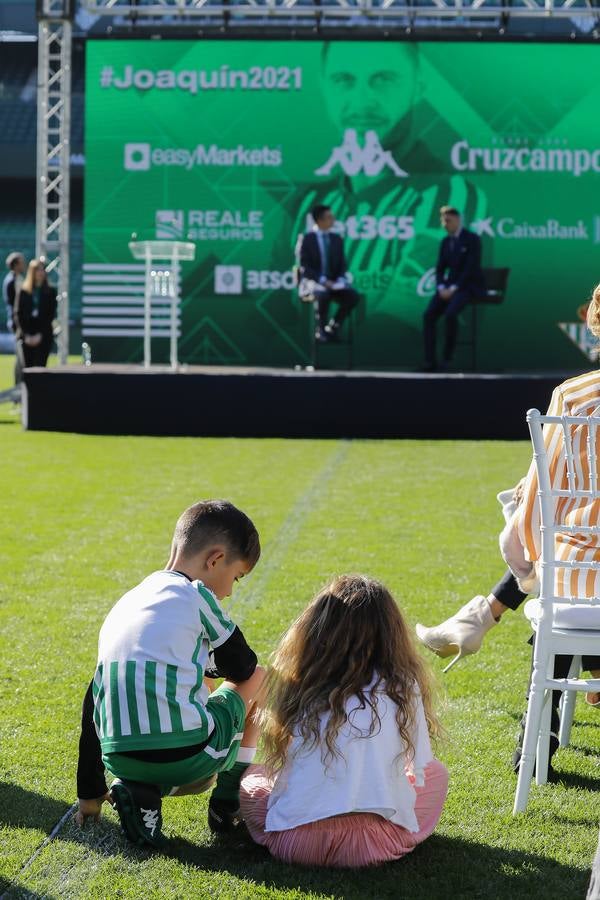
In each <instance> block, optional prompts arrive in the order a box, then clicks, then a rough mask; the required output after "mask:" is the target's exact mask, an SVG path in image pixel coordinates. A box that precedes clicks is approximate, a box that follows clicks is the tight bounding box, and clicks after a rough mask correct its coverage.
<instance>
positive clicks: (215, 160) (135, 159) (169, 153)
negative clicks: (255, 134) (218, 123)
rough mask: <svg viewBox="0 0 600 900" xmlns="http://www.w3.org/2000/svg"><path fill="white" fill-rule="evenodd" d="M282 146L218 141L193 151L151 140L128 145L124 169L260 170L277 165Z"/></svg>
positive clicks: (124, 158) (124, 153)
mask: <svg viewBox="0 0 600 900" xmlns="http://www.w3.org/2000/svg"><path fill="white" fill-rule="evenodd" d="M282 158H283V157H282V153H281V149H280V148H279V147H266V146H264V147H256V148H250V147H244V146H243V145H242V144H238V145H237V147H232V148H225V147H219V146H218V145H217V144H210V145H206V144H197V145H196V146H195V147H194V148H193V149H192V150H188V149H186V148H184V147H169V148H162V147H152V146H151V145H150V144H148V143H132V142H129V143H127V144H125V146H124V148H123V168H124V169H125V170H126V171H127V172H149V171H150V169H152V168H154V167H166V168H170V167H178V168H183V169H186V170H187V171H190V170H191V169H193V168H194V166H239V167H241V168H244V167H246V168H250V169H258V168H262V167H271V168H277V167H278V166H280V165H281V162H282Z"/></svg>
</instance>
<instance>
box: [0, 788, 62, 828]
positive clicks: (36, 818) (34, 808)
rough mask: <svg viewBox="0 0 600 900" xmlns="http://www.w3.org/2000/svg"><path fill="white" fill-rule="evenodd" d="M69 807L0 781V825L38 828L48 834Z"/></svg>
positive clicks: (50, 798)
mask: <svg viewBox="0 0 600 900" xmlns="http://www.w3.org/2000/svg"><path fill="white" fill-rule="evenodd" d="M69 805H70V804H69V803H63V802H62V801H61V800H54V799H53V798H52V797H46V796H44V795H43V794H38V793H36V792H35V791H28V790H26V789H25V788H22V787H20V786H19V785H18V784H11V783H10V782H7V781H0V825H9V826H11V827H12V828H39V829H41V830H42V831H46V832H47V833H48V834H50V832H51V831H52V829H53V828H54V826H55V825H56V823H57V822H58V820H59V819H60V818H61V816H64V814H65V813H66V811H67V810H68V808H69Z"/></svg>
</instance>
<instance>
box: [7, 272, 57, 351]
mask: <svg viewBox="0 0 600 900" xmlns="http://www.w3.org/2000/svg"><path fill="white" fill-rule="evenodd" d="M56 308H57V304H56V288H54V287H52V286H51V285H49V284H48V276H47V275H46V268H45V266H44V263H43V262H42V261H41V260H40V259H32V260H31V262H30V263H29V266H28V267H27V275H26V276H25V281H24V282H23V285H22V287H21V291H20V293H19V296H18V299H17V301H16V303H15V313H14V315H15V331H16V336H17V340H18V341H19V344H20V348H21V352H22V356H23V364H24V366H25V367H28V366H45V365H46V363H47V362H48V355H49V353H50V349H51V347H52V322H53V320H54V319H55V318H56Z"/></svg>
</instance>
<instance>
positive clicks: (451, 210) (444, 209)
mask: <svg viewBox="0 0 600 900" xmlns="http://www.w3.org/2000/svg"><path fill="white" fill-rule="evenodd" d="M440 216H457V217H458V218H459V219H460V212H459V211H458V210H457V208H456V207H455V206H440Z"/></svg>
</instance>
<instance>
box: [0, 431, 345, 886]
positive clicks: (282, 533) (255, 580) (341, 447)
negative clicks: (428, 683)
mask: <svg viewBox="0 0 600 900" xmlns="http://www.w3.org/2000/svg"><path fill="white" fill-rule="evenodd" d="M350 444H351V441H350V440H349V439H343V440H341V441H340V442H339V443H338V444H337V445H336V447H335V449H334V451H333V452H332V453H331V455H330V456H329V458H328V460H327V461H326V463H325V465H324V466H322V467H321V468H320V469H319V471H318V472H317V474H316V475H315V477H314V479H313V480H312V482H311V483H310V484H309V486H308V487H307V489H306V490H305V491H304V493H303V494H301V495H300V497H299V498H298V500H297V501H296V503H295V504H294V506H293V507H292V508H291V510H290V511H289V513H288V514H287V516H286V517H285V519H284V520H283V522H282V524H281V525H280V527H279V530H278V532H277V534H276V535H275V537H274V538H273V539H272V540H271V541H269V543H268V544H267V546H266V547H265V550H264V556H265V560H266V561H265V562H264V563H262V562H261V564H260V568H259V570H258V572H257V574H256V575H253V576H252V581H251V586H250V587H249V588H248V590H247V591H245V592H244V593H243V594H242V593H241V592H239V593H237V595H236V596H235V597H234V598H233V599H232V600H231V601H230V602H229V604H228V606H229V609H233V608H234V607H235V608H236V618H238V617H239V612H237V611H239V610H243V608H244V607H248V606H253V605H254V604H255V603H256V602H257V600H259V599H260V597H261V595H262V594H263V593H264V590H265V588H266V586H267V584H268V583H269V581H270V580H271V577H272V576H273V575H274V574H275V572H277V571H279V569H280V568H281V566H282V564H283V562H284V560H285V557H286V556H287V554H288V552H289V549H290V547H291V545H292V544H293V543H294V541H295V540H296V539H297V538H298V537H299V535H300V531H301V529H302V526H303V525H304V520H305V518H306V516H307V515H308V514H309V513H310V512H311V510H312V509H313V507H314V505H315V501H316V500H317V499H318V497H319V495H320V494H322V493H323V489H324V488H325V487H326V486H327V484H328V483H329V481H330V480H331V478H332V477H333V475H334V474H335V472H336V470H337V469H338V467H339V465H340V464H341V463H342V462H343V460H344V458H345V457H346V456H347V454H348V451H349V449H350ZM0 900H2V898H0Z"/></svg>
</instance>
